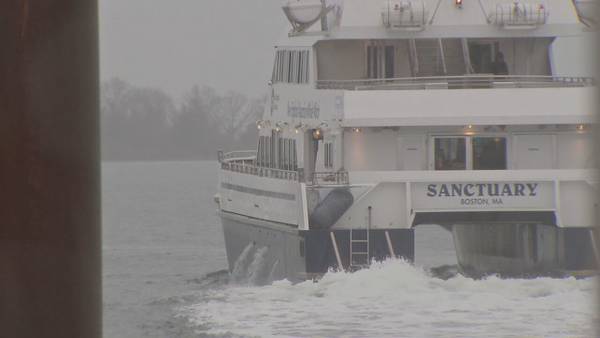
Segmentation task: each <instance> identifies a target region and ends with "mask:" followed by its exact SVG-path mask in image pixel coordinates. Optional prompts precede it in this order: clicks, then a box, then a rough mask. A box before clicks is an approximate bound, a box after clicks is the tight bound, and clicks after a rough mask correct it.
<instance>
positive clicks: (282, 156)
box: [256, 131, 298, 171]
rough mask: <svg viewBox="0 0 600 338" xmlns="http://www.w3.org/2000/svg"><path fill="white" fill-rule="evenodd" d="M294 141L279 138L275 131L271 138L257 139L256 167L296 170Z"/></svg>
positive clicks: (296, 160)
mask: <svg viewBox="0 0 600 338" xmlns="http://www.w3.org/2000/svg"><path fill="white" fill-rule="evenodd" d="M297 156H298V155H297V150H296V140H294V139H290V138H283V137H280V136H279V134H278V133H277V132H276V131H273V132H272V134H271V136H260V137H259V139H258V155H257V161H256V162H257V165H258V166H260V167H265V168H276V169H283V170H294V171H296V170H298V159H297Z"/></svg>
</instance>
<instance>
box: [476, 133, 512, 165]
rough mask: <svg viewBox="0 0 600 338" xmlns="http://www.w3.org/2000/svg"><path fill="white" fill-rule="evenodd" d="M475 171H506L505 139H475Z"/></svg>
mask: <svg viewBox="0 0 600 338" xmlns="http://www.w3.org/2000/svg"><path fill="white" fill-rule="evenodd" d="M473 169H474V170H504V169H506V139H505V138H504V137H474V138H473Z"/></svg>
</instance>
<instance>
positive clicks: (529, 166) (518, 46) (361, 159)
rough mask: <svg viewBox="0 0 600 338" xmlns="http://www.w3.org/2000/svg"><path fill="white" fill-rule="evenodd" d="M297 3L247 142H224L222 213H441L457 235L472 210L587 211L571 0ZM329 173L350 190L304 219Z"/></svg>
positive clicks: (341, 220)
mask: <svg viewBox="0 0 600 338" xmlns="http://www.w3.org/2000/svg"><path fill="white" fill-rule="evenodd" d="M302 3H303V1H298V0H295V1H288V2H287V3H286V5H285V6H284V11H285V13H286V15H287V17H288V18H289V19H290V21H291V23H292V28H291V30H290V31H289V32H288V33H287V34H286V35H285V36H284V37H283V38H282V39H281V41H280V43H279V44H278V45H277V46H276V47H275V54H274V56H275V57H274V67H273V77H272V81H271V83H270V84H269V94H270V95H269V102H268V105H267V109H266V112H265V115H264V117H263V119H262V120H261V121H258V122H257V127H258V128H259V134H260V137H259V141H258V151H257V152H255V153H249V154H248V153H246V154H237V153H230V154H226V155H224V157H223V158H222V162H221V163H222V171H221V186H220V187H221V190H220V200H219V202H220V209H221V211H222V213H225V214H226V213H230V214H235V215H238V216H243V217H249V218H251V219H257V220H261V221H265V222H272V223H277V224H285V225H287V226H288V227H289V228H290V229H295V230H297V231H310V230H311V229H313V228H321V229H322V228H326V229H329V231H335V230H336V229H337V230H343V229H365V228H366V229H368V230H373V229H379V230H382V231H386V230H391V229H412V228H413V227H414V226H416V225H418V224H423V223H438V224H443V225H446V226H448V228H449V229H454V230H453V231H454V235H455V242H456V243H457V245H459V244H460V243H461V241H462V242H464V241H465V240H466V239H465V238H467V237H468V236H467V237H465V235H464V232H461V233H459V232H460V230H457V229H461V228H460V226H463V225H464V224H474V223H477V222H482V223H485V224H487V225H489V224H490V223H494V222H497V223H510V224H537V225H536V227H539V226H540V225H543V226H544V227H542V228H543V229H542V228H539V229H538V228H536V229H537V230H531V229H530V230H527V231H530V232H531V231H533V232H532V233H535V234H534V236H542V235H541V234H543V233H546V230H545V229H547V227H552V228H553V229H561V228H579V229H591V228H592V227H593V226H595V224H596V215H597V212H598V200H597V198H596V195H597V191H596V188H597V182H598V177H597V174H596V172H595V171H594V170H593V169H594V168H595V163H594V160H593V158H594V156H593V146H592V135H591V133H590V131H591V129H592V127H593V125H594V123H595V121H596V116H595V107H594V105H593V102H594V99H593V98H594V95H595V92H596V87H595V85H594V81H593V80H592V78H591V75H592V74H591V66H590V65H589V63H587V62H586V58H585V57H584V54H585V53H586V51H584V50H583V49H584V48H585V46H586V41H592V38H591V35H592V33H591V32H590V31H591V29H590V28H589V27H588V26H586V25H585V24H583V23H582V21H581V20H580V15H579V14H580V13H579V12H578V11H577V10H576V7H575V6H574V3H573V2H571V1H566V0H544V1H542V0H535V1H533V0H532V1H514V0H510V1H504V0H480V1H478V0H463V1H457V0H389V1H377V0H372V1H366V0H345V1H324V2H322V3H321V7H320V14H319V15H317V16H315V13H316V12H315V11H316V10H317V9H318V6H317V5H318V3H316V2H315V1H306V4H305V5H303V4H302ZM310 11H312V12H310ZM309 12H310V13H309ZM300 17H302V18H304V19H302V20H300V19H299V18H300ZM309 17H310V18H309ZM335 188H343V189H346V190H347V191H350V192H351V194H352V202H351V203H349V204H350V205H343V206H330V208H331V209H330V210H329V209H327V210H328V211H327V212H326V214H328V215H329V216H327V217H329V218H331V220H329V219H328V220H327V221H324V220H319V219H317V218H318V217H317V216H315V215H313V213H315V211H316V213H322V212H323V211H322V210H318V209H319V208H320V207H323V204H326V203H328V202H324V201H325V200H327V196H328V194H330V193H331V191H332V189H333V190H335ZM333 204H335V202H334V203H333ZM333 204H332V205H333ZM342 204H343V203H342ZM325 208H329V207H327V206H325ZM332 214H333V215H334V216H331V215H332ZM338 214H339V215H338ZM319 217H322V215H319ZM327 217H326V218H327ZM329 223H331V224H329ZM455 225H456V226H455ZM459 225H460V226H459ZM487 225H486V226H487ZM519 226H521V225H519ZM526 227H527V226H526ZM482 228H483V227H482ZM480 229H481V228H480ZM469 231H471V230H469ZM553 231H554V230H553ZM586 231H588V230H586ZM559 232H560V231H559ZM553 233H554V232H553ZM386 236H388V235H387V232H386ZM545 236H546V237H547V238H549V237H552V238H553V239H552V241H554V242H556V243H559V242H560V241H563V242H564V241H565V239H564V238H562V237H561V236H563V235H548V234H546V235H545ZM565 236H566V235H565ZM567 237H568V236H567ZM561 238H562V239H561ZM388 239H389V237H388ZM331 240H332V241H333V242H335V241H336V239H335V236H332V238H331ZM539 240H540V241H541V239H539ZM350 241H351V242H352V234H350ZM546 242H547V241H546ZM554 242H553V243H554ZM388 243H389V240H388ZM535 243H538V242H537V241H535ZM556 243H554V244H551V245H555V244H556ZM592 244H595V243H591V244H590V245H592ZM498 245H499V246H502V245H503V244H498ZM544 245H546V244H539V245H538V244H536V247H537V248H538V249H536V250H538V251H539V250H540V249H539V247H544ZM548 245H550V244H548ZM556 245H558V244H556ZM333 246H334V247H335V246H336V245H333ZM350 247H352V243H350ZM391 247H392V245H391V243H390V247H388V248H387V250H388V251H390V255H395V253H394V252H393V251H394V249H393V248H391ZM457 249H458V250H459V251H461V250H460V248H457ZM490 250H492V251H494V250H495V251H498V250H500V251H501V250H502V248H496V249H490ZM519 250H521V249H519ZM523 250H524V249H523ZM548 250H549V249H548ZM334 251H336V253H337V251H338V249H336V248H334ZM367 251H369V250H367ZM467 251H469V250H467ZM469 254H470V253H463V257H462V258H461V257H460V255H461V254H459V260H461V259H462V260H463V261H464V262H466V261H468V260H469V258H468V257H467V256H468V255H469ZM352 255H353V254H352V249H350V259H349V262H348V264H343V262H341V261H340V259H339V258H338V259H337V262H338V263H339V264H338V265H342V266H344V265H352V260H353V257H352ZM492 255H495V254H494V253H492ZM540 255H541V256H543V255H542V254H541V253H540V252H537V253H536V257H537V256H540ZM367 256H368V255H367ZM541 256H540V257H541ZM546 256H548V254H547V255H546ZM538 258H539V257H538ZM539 259H540V260H542V261H544V260H546V258H539ZM547 259H552V260H560V259H564V258H561V257H558V258H557V257H552V258H547ZM505 263H506V262H504V263H502V264H505ZM542 263H543V264H546V263H548V262H547V261H544V262H542ZM559 263H560V262H559ZM466 265H469V264H466ZM563 267H564V266H563ZM564 268H565V269H569V268H570V267H564ZM490 270H494V269H493V268H492V269H490ZM509 270H510V269H509Z"/></svg>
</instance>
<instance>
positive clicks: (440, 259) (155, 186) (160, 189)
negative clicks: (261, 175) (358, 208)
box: [103, 162, 595, 337]
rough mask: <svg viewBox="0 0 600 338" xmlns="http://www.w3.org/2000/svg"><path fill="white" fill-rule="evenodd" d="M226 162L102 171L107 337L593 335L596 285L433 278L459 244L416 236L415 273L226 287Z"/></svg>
mask: <svg viewBox="0 0 600 338" xmlns="http://www.w3.org/2000/svg"><path fill="white" fill-rule="evenodd" d="M216 182H217V164H216V163H215V162H164V163H156V162H154V163H106V164H104V165H103V217H104V219H103V224H104V228H103V240H104V242H103V250H104V252H103V253H104V256H103V257H104V335H105V337H245V336H252V337H275V336H278V337H307V336H310V337H323V336H332V337H333V336H345V337H382V336H388V337H591V336H593V332H592V325H591V323H592V315H593V313H594V308H593V304H592V299H593V290H594V283H595V281H594V280H592V279H583V280H575V279H548V278H540V279H535V280H518V279H513V280H502V279H499V278H495V277H491V278H488V279H485V280H478V281H475V280H472V279H468V278H464V277H462V276H460V275H458V276H454V277H453V278H450V279H448V280H442V279H439V278H436V277H433V276H432V274H431V273H430V272H429V270H428V268H432V267H438V266H443V265H454V264H456V258H455V254H454V250H453V244H452V238H451V236H449V234H448V233H447V232H446V231H445V230H443V229H441V228H439V227H437V226H426V227H422V228H419V229H417V236H416V247H417V251H416V264H415V265H414V266H413V265H409V264H407V263H404V262H401V261H388V262H384V263H381V264H376V265H374V266H372V267H371V269H369V270H363V271H359V272H357V273H354V274H346V273H331V274H328V275H326V276H325V277H324V278H323V279H322V280H321V281H320V282H319V283H312V282H305V283H300V284H296V285H292V284H290V283H288V282H286V281H281V282H276V283H273V285H269V286H263V287H256V286H251V285H243V284H237V285H232V284H230V283H228V281H227V273H224V272H223V271H222V270H223V269H226V267H227V261H226V257H225V250H224V244H223V237H222V233H221V228H220V223H219V220H218V218H217V217H216V215H215V207H216V205H215V203H214V201H213V195H214V194H215V192H216V184H217V183H216Z"/></svg>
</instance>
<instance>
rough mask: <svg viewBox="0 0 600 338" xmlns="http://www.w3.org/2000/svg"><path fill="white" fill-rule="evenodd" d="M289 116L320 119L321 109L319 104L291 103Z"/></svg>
mask: <svg viewBox="0 0 600 338" xmlns="http://www.w3.org/2000/svg"><path fill="white" fill-rule="evenodd" d="M287 115H288V116H289V117H296V118H301V119H318V118H319V116H320V115H321V107H319V104H318V103H317V102H298V101H289V102H288V107H287Z"/></svg>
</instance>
